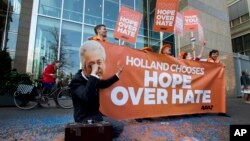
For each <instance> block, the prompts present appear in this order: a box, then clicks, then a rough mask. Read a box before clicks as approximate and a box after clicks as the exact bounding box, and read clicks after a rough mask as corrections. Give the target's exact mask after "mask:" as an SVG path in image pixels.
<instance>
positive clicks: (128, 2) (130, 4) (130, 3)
mask: <svg viewBox="0 0 250 141" xmlns="http://www.w3.org/2000/svg"><path fill="white" fill-rule="evenodd" d="M121 4H122V5H123V6H126V7H127V8H130V9H134V0H121Z"/></svg>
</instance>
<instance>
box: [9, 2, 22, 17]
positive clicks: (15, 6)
mask: <svg viewBox="0 0 250 141" xmlns="http://www.w3.org/2000/svg"><path fill="white" fill-rule="evenodd" d="M9 1H10V3H11V12H12V13H15V14H20V12H21V2H22V0H9Z"/></svg>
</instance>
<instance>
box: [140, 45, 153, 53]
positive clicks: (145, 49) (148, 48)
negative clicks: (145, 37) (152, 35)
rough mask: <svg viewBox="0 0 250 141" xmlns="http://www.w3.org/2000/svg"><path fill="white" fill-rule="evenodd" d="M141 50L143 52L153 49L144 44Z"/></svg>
mask: <svg viewBox="0 0 250 141" xmlns="http://www.w3.org/2000/svg"><path fill="white" fill-rule="evenodd" d="M142 51H144V52H153V49H152V48H151V47H147V46H145V47H143V48H142Z"/></svg>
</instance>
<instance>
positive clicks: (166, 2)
mask: <svg viewBox="0 0 250 141" xmlns="http://www.w3.org/2000/svg"><path fill="white" fill-rule="evenodd" d="M178 6H179V0H157V2H156V8H155V17H154V31H156V32H171V33H172V32H174V25H175V19H176V18H175V16H176V13H177V11H178Z"/></svg>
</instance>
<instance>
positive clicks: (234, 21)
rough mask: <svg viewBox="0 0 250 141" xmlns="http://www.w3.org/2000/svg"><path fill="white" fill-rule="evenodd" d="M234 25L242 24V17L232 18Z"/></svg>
mask: <svg viewBox="0 0 250 141" xmlns="http://www.w3.org/2000/svg"><path fill="white" fill-rule="evenodd" d="M232 23H233V26H236V25H239V24H240V18H237V19H234V20H232Z"/></svg>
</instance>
